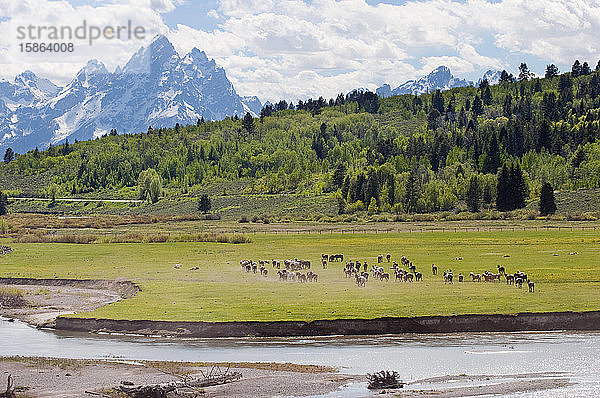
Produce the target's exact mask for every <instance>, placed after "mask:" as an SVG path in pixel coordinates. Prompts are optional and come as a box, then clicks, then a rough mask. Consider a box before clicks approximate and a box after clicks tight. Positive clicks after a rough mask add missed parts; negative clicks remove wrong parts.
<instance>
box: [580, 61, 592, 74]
mask: <svg viewBox="0 0 600 398" xmlns="http://www.w3.org/2000/svg"><path fill="white" fill-rule="evenodd" d="M591 73H592V70H591V69H590V66H589V65H588V63H587V62H584V63H583V65H581V74H582V76H587V75H589V74H591Z"/></svg>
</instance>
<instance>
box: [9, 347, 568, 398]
mask: <svg viewBox="0 0 600 398" xmlns="http://www.w3.org/2000/svg"><path fill="white" fill-rule="evenodd" d="M220 366H221V369H222V370H224V369H226V365H224V364H221V365H220ZM211 367H212V365H211V364H194V363H187V362H186V363H181V362H177V363H173V362H147V361H136V362H135V363H122V362H115V361H102V360H73V359H54V358H22V357H8V358H0V385H3V384H4V383H5V381H6V378H7V377H8V374H12V375H13V377H14V379H15V385H16V386H18V389H17V393H18V396H26V397H56V398H58V397H88V398H90V397H93V395H92V394H89V393H86V391H91V392H95V393H102V394H104V395H105V396H108V397H122V396H123V395H119V393H117V392H116V391H115V390H114V388H115V387H118V386H119V385H120V384H121V383H122V382H123V381H127V382H131V383H134V384H136V385H137V384H141V385H146V384H156V383H164V382H171V381H179V380H181V375H188V376H189V375H192V376H200V375H201V374H200V371H203V372H205V373H207V372H208V371H210V369H211ZM229 371H230V372H240V373H241V374H242V378H241V379H239V380H237V381H233V382H230V383H227V384H224V385H219V386H213V387H207V388H204V389H201V390H200V391H201V394H199V396H200V397H209V398H213V397H215V398H216V397H229V398H236V397H240V398H242V397H245V398H254V397H256V398H258V397H261V398H262V397H304V396H315V395H322V394H329V395H326V397H340V396H344V397H374V396H384V397H411V398H417V397H430V396H435V397H442V398H454V397H473V396H483V395H506V394H515V393H520V392H540V393H541V392H543V391H546V390H550V389H556V388H562V387H565V386H568V385H571V384H572V383H571V382H570V380H569V375H568V374H566V373H530V374H516V375H456V376H443V377H435V378H430V379H423V380H416V381H412V382H410V383H407V384H406V385H405V387H404V388H403V389H399V390H385V391H369V390H367V389H366V383H365V381H366V379H365V377H364V376H362V375H361V376H358V375H347V374H340V373H336V372H335V370H334V369H331V368H326V367H320V366H306V365H292V364H265V363H263V364H261V363H258V364H257V363H238V364H232V367H231V368H229Z"/></svg>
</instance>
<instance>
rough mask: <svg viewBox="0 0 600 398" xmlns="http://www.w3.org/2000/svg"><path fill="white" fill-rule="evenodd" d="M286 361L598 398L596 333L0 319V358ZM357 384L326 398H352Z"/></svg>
mask: <svg viewBox="0 0 600 398" xmlns="http://www.w3.org/2000/svg"><path fill="white" fill-rule="evenodd" d="M12 355H21V356H48V357H63V358H111V359H123V360H173V361H206V362H292V363H298V364H314V365H327V366H334V367H338V368H340V371H341V372H344V373H350V374H365V373H367V372H374V371H379V370H382V369H393V370H396V371H398V372H399V373H400V375H401V378H402V379H403V380H404V381H411V380H412V381H414V380H418V379H423V378H429V377H435V376H444V375H459V374H474V375H476V374H491V375H502V374H523V373H533V372H568V374H569V375H568V377H570V378H571V380H572V381H574V382H577V385H575V386H572V387H566V388H561V389H556V390H549V391H544V392H536V393H521V394H515V395H511V396H513V397H540V396H544V397H574V396H580V397H598V396H600V332H581V333H576V332H530V333H523V332H521V333H455V334H433V335H417V334H403V335H384V336H357V337H352V336H351V337H348V336H332V337H315V338H223V339H168V338H160V337H154V338H149V337H141V336H122V335H120V336H115V335H92V334H76V333H63V332H53V331H44V330H37V329H34V328H31V327H29V326H27V325H25V324H23V323H21V322H18V321H15V322H8V321H7V320H5V319H1V318H0V356H12ZM357 388H359V389H361V390H363V391H364V386H363V385H358V386H349V387H348V388H347V389H346V390H345V392H346V393H347V394H346V393H344V391H341V392H337V395H331V396H352V394H355V389H357Z"/></svg>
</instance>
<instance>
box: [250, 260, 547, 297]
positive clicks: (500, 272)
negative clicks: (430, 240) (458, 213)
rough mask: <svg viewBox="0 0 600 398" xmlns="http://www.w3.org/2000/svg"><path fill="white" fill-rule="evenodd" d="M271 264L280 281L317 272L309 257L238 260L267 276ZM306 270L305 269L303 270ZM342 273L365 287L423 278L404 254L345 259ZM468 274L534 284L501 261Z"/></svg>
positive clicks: (447, 275) (450, 279) (449, 275)
mask: <svg viewBox="0 0 600 398" xmlns="http://www.w3.org/2000/svg"><path fill="white" fill-rule="evenodd" d="M343 261H344V255H343V254H325V253H323V254H322V255H321V265H322V267H323V269H326V268H327V265H328V263H331V262H343ZM386 262H387V263H388V264H390V266H389V267H388V268H387V269H386V267H384V266H383V263H386ZM269 264H271V265H272V268H273V269H276V270H277V275H278V277H279V280H280V281H287V282H294V281H297V282H300V283H304V282H317V281H318V275H317V274H315V273H314V272H312V271H309V270H310V266H311V263H310V261H309V260H299V259H297V258H295V259H293V260H292V259H289V260H282V261H280V260H270V261H269V260H259V261H258V262H255V261H252V260H241V261H240V265H241V267H242V270H244V271H246V272H247V273H254V274H256V273H260V275H262V276H265V277H266V276H267V275H268V273H269V270H268V269H267V265H269ZM304 271H306V272H304ZM343 273H344V276H345V277H346V278H350V279H354V280H355V282H356V285H357V286H358V287H365V286H366V285H367V282H368V281H369V278H370V279H371V280H379V281H384V282H387V281H390V279H391V278H392V277H391V275H394V278H393V279H394V280H395V281H400V282H408V283H411V282H420V281H423V273H422V272H419V271H417V267H416V266H415V265H414V264H413V263H412V261H410V260H409V259H408V258H407V257H405V256H401V257H400V263H398V262H396V261H392V256H391V255H390V254H389V253H387V254H386V255H383V254H379V255H378V256H377V262H376V263H373V264H371V265H370V266H369V264H368V263H367V261H362V262H361V261H358V260H349V261H346V264H345V266H344V268H343ZM431 273H432V275H434V276H435V275H437V274H438V267H437V265H435V264H432V265H431ZM469 277H470V278H471V281H472V282H501V280H502V278H504V279H505V281H506V284H507V285H514V286H516V287H518V288H519V289H521V288H523V285H524V284H525V283H526V284H527V287H528V289H529V292H532V293H533V292H534V291H535V284H534V282H533V281H532V280H530V279H529V278H528V276H527V274H526V273H525V272H522V271H519V270H517V271H516V272H514V273H507V272H506V269H505V267H504V266H502V265H498V266H497V272H491V271H484V272H482V273H474V272H470V273H469ZM456 279H457V280H458V282H459V283H462V282H465V281H466V279H467V278H466V277H465V276H464V275H463V274H462V273H459V274H458V276H457V278H456ZM443 280H444V284H453V283H454V280H455V277H454V273H453V272H452V270H451V269H449V270H447V271H444V272H443Z"/></svg>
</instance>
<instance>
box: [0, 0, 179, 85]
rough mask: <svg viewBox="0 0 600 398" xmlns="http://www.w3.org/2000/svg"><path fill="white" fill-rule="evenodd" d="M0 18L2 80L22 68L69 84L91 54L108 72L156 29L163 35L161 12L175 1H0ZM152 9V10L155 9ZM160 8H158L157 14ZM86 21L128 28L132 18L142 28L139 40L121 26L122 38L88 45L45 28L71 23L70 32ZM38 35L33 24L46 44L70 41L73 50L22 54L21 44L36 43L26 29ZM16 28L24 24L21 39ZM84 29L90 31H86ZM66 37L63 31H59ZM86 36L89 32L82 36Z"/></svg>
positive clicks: (127, 57)
mask: <svg viewBox="0 0 600 398" xmlns="http://www.w3.org/2000/svg"><path fill="white" fill-rule="evenodd" d="M0 1H1V3H0V10H3V11H0V13H2V14H0V16H2V17H5V18H7V19H6V20H4V21H2V22H0V37H3V38H4V39H3V41H2V43H1V44H0V74H1V76H2V77H4V78H6V79H10V80H12V78H13V77H14V76H15V75H16V74H19V73H21V72H23V71H24V70H26V69H30V70H32V71H34V72H35V73H36V74H38V75H40V76H43V77H47V78H50V79H51V80H53V81H55V82H57V83H60V84H66V83H68V82H69V81H70V80H71V79H72V78H73V77H74V76H75V74H76V73H77V72H78V71H79V69H81V68H82V67H83V66H84V65H85V64H86V63H87V61H88V60H89V59H92V58H96V59H99V60H101V61H102V62H104V63H105V64H106V65H107V67H108V68H109V69H110V70H112V69H114V68H115V67H116V66H117V65H119V64H120V65H123V64H124V63H125V62H126V61H127V60H128V59H129V57H131V55H132V54H133V53H134V52H135V51H136V50H137V49H138V48H139V47H141V46H142V45H144V44H147V43H148V42H149V41H150V40H152V38H153V37H154V36H155V35H156V34H157V33H166V32H168V28H167V27H166V25H165V24H164V22H163V20H162V17H161V15H160V12H163V11H165V10H168V9H169V7H171V6H172V5H174V4H176V2H173V1H167V0H165V1H155V0H132V1H120V2H116V1H115V2H105V3H102V4H101V5H99V6H91V5H81V6H77V7H75V6H72V5H70V4H69V3H67V2H65V1H48V0H24V1H22V0H0ZM155 8H156V9H155ZM159 11H160V12H159ZM84 21H85V24H86V26H87V28H88V29H89V27H90V26H95V27H99V28H101V29H103V28H104V27H107V26H112V27H114V28H115V29H116V28H117V27H119V26H127V25H128V22H129V21H131V26H132V27H133V28H135V27H137V26H140V27H143V29H144V32H145V33H144V34H143V35H141V34H140V35H139V36H143V39H141V40H140V39H138V38H136V37H134V36H133V35H132V36H131V37H129V36H128V35H127V31H126V30H121V40H119V39H117V38H114V39H110V40H109V39H105V38H100V39H98V40H96V41H93V42H92V43H93V44H92V45H89V40H87V39H86V40H80V39H76V38H71V39H69V38H68V37H65V39H63V40H51V38H49V37H48V35H47V33H46V32H48V27H57V28H58V29H59V32H60V28H61V27H63V26H64V27H70V28H71V29H72V30H75V29H76V28H77V27H80V26H82V25H83V23H84ZM30 25H32V26H35V29H33V30H32V32H33V33H34V34H35V36H36V37H37V33H38V30H37V27H44V29H43V30H42V31H41V32H42V37H43V38H44V42H45V43H68V42H72V43H73V44H74V51H73V52H44V53H41V52H30V53H27V52H22V51H21V44H23V45H25V43H27V42H39V40H31V39H30V37H29V30H28V27H29V26H30ZM19 27H24V30H21V32H25V37H24V38H22V39H19V35H18V34H19V31H18V30H17V29H18V28H19ZM88 32H89V30H88ZM64 33H65V35H66V34H67V30H65V31H64ZM87 36H88V38H89V34H88V35H87Z"/></svg>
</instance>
